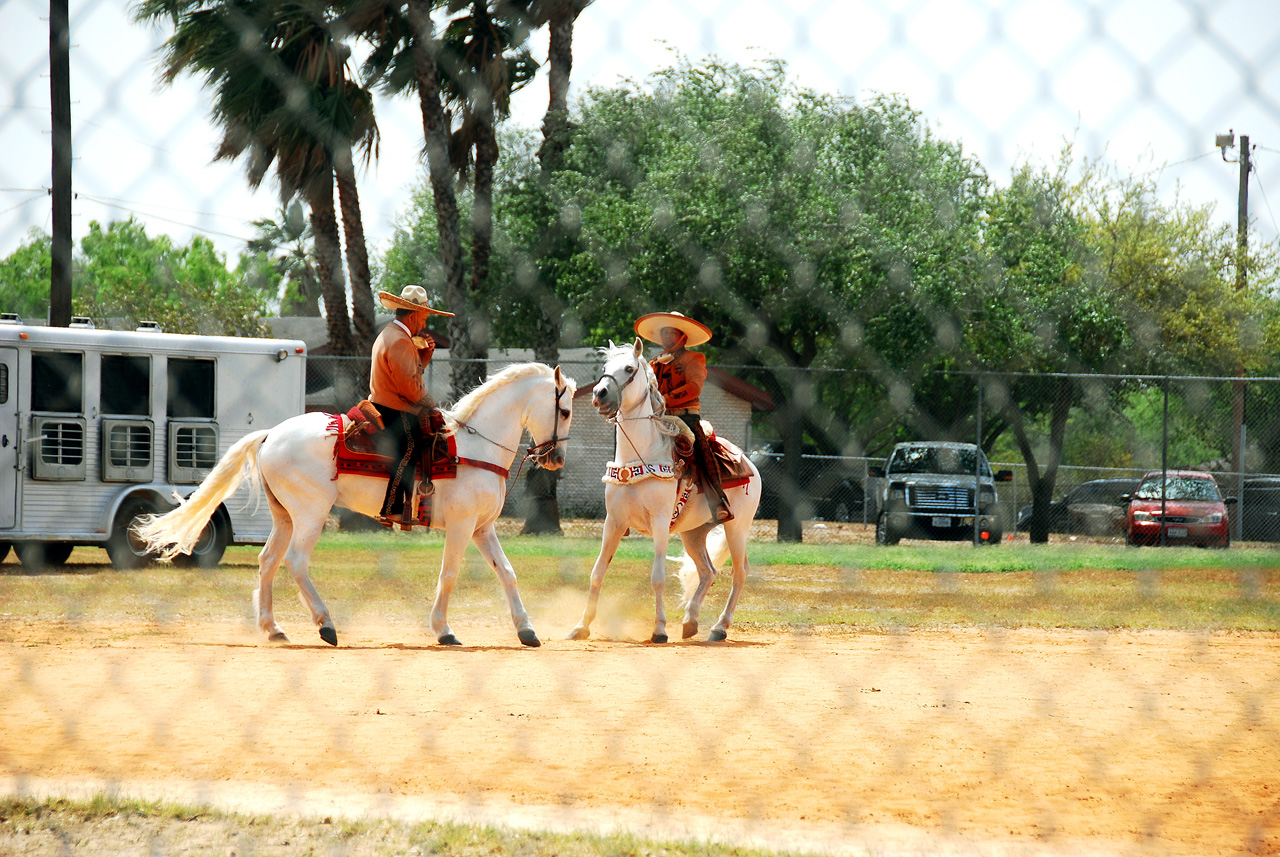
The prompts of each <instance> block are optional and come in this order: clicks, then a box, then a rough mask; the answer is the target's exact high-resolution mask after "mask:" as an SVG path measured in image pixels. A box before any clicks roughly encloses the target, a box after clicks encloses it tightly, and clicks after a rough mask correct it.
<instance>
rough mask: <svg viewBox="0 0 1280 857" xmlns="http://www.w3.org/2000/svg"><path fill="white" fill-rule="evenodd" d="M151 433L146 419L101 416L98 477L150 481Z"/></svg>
mask: <svg viewBox="0 0 1280 857" xmlns="http://www.w3.org/2000/svg"><path fill="white" fill-rule="evenodd" d="M154 435H155V431H154V429H153V428H152V425H151V422H150V421H149V420H121V419H104V420H103V421H102V447H103V451H104V454H103V456H102V481H103V482H150V481H151V480H152V479H153V478H154V477H155V463H154V458H153V456H152V453H151V449H152V445H153V438H154Z"/></svg>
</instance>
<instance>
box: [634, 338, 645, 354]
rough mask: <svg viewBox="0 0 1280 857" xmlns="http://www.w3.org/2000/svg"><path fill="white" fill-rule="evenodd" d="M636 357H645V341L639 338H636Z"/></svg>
mask: <svg viewBox="0 0 1280 857" xmlns="http://www.w3.org/2000/svg"><path fill="white" fill-rule="evenodd" d="M636 356H637V357H643V356H644V340H642V339H641V338H640V337H638V336H637V337H636Z"/></svg>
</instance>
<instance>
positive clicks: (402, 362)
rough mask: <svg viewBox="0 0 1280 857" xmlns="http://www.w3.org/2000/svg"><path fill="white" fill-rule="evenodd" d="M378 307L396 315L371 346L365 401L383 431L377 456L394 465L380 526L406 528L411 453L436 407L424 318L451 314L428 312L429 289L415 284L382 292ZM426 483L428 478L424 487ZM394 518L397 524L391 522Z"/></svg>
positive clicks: (431, 345)
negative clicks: (428, 378) (427, 375)
mask: <svg viewBox="0 0 1280 857" xmlns="http://www.w3.org/2000/svg"><path fill="white" fill-rule="evenodd" d="M378 302H379V303H381V304H382V305H383V306H384V307H386V308H387V309H390V310H394V311H395V314H396V317H395V319H394V320H393V321H392V322H390V323H389V324H387V325H386V326H385V327H384V328H382V332H381V333H379V334H378V338H377V339H376V340H375V341H374V343H373V355H372V357H373V363H372V366H371V367H370V370H369V400H370V401H371V402H373V404H374V406H375V407H376V408H377V409H378V413H379V414H380V415H381V416H382V422H383V424H384V425H385V426H386V429H385V430H384V431H381V432H378V434H377V435H375V437H376V440H377V444H378V451H379V452H380V453H381V454H383V455H386V456H389V457H390V458H391V459H392V461H393V464H392V467H391V479H390V480H389V481H388V483H387V493H386V496H385V498H384V499H383V501H382V514H381V515H379V516H378V521H379V522H381V523H382V524H384V525H386V526H391V525H392V524H393V523H400V524H402V525H407V524H408V523H410V520H409V519H410V517H411V516H412V514H413V509H412V508H411V506H412V505H413V504H412V497H413V493H412V492H413V469H414V451H415V450H418V449H421V446H422V443H423V441H424V438H423V434H422V428H421V422H420V420H419V416H420V415H421V414H423V413H425V412H427V411H429V410H430V409H431V408H434V407H435V406H436V403H435V400H433V399H432V398H431V395H430V394H429V393H428V392H427V386H426V382H425V381H423V379H422V373H423V371H424V370H425V369H426V366H427V364H428V363H430V362H431V355H432V353H433V352H434V351H435V348H436V343H435V340H433V339H432V338H431V335H430V334H429V333H427V332H426V330H425V329H424V328H425V326H426V323H427V317H428V316H431V315H453V313H451V312H445V311H444V310H438V309H432V308H431V306H430V305H429V304H428V301H427V290H426V289H424V288H423V287H422V286H418V285H408V286H405V287H404V289H403V290H401V292H400V294H398V295H397V294H393V293H392V292H381V291H380V292H378ZM406 476H407V478H406ZM430 478H431V475H430V474H427V480H428V482H427V484H428V486H429V485H430ZM396 516H399V518H400V520H399V521H396V520H394V518H395V517H396Z"/></svg>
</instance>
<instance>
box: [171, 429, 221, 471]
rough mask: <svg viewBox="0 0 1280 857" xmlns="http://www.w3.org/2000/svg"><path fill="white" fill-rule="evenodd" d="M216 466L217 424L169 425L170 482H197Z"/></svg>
mask: <svg viewBox="0 0 1280 857" xmlns="http://www.w3.org/2000/svg"><path fill="white" fill-rule="evenodd" d="M217 463H218V427H217V425H216V424H213V423H208V422H201V423H189V422H179V421H176V420H171V421H170V422H169V479H170V481H172V482H175V483H184V482H185V483H191V482H200V481H201V480H203V479H204V477H206V476H208V475H209V471H210V470H212V469H213V466H214V465H215V464H217Z"/></svg>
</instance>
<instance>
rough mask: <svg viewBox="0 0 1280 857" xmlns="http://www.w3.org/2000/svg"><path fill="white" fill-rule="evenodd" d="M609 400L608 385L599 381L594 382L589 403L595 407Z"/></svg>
mask: <svg viewBox="0 0 1280 857" xmlns="http://www.w3.org/2000/svg"><path fill="white" fill-rule="evenodd" d="M608 402H609V385H608V384H606V383H605V382H603V381H601V382H600V383H599V384H596V386H595V389H594V390H592V391H591V404H593V405H595V406H596V407H597V408H598V407H600V406H601V405H604V404H608Z"/></svg>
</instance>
